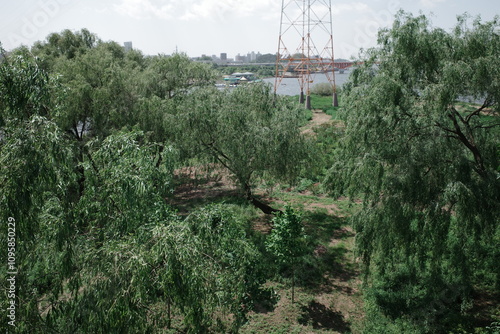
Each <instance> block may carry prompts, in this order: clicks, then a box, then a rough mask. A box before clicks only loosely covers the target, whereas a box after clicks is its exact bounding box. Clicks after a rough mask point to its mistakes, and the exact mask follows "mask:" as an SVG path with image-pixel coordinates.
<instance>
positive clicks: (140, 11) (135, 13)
mask: <svg viewBox="0 0 500 334" xmlns="http://www.w3.org/2000/svg"><path fill="white" fill-rule="evenodd" d="M172 2H175V1H169V0H167V1H157V0H121V3H120V4H118V5H114V9H115V11H117V12H118V13H120V14H122V15H127V16H130V17H133V18H135V19H149V18H151V17H157V18H161V19H169V18H172V17H173V16H174V11H173V9H174V6H173V4H172Z"/></svg>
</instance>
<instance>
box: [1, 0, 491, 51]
mask: <svg viewBox="0 0 500 334" xmlns="http://www.w3.org/2000/svg"><path fill="white" fill-rule="evenodd" d="M316 1H317V2H318V3H321V2H328V1H327V0H316ZM288 2H289V0H286V1H285V3H288ZM299 2H301V1H299ZM311 2H313V1H312V0H311ZM281 3H282V1H281V0H19V1H12V0H0V4H1V6H0V8H1V9H0V42H1V43H2V45H3V47H4V48H5V49H7V50H10V49H12V48H15V47H17V46H19V45H21V44H25V45H31V44H32V43H33V42H35V41H37V40H44V39H45V38H46V37H47V35H48V34H50V33H52V32H60V31H62V30H64V29H71V30H80V29H82V28H87V29H88V30H90V31H91V32H93V33H96V34H97V35H98V36H99V37H100V38H101V39H102V40H105V41H108V40H113V41H116V42H118V43H120V44H123V42H126V41H132V42H133V46H134V48H137V49H140V50H142V51H143V52H144V53H145V54H149V55H153V54H158V53H166V54H170V53H172V52H174V51H175V50H176V48H177V50H178V51H182V52H186V53H187V54H188V55H189V56H192V57H194V56H199V55H201V54H207V55H213V54H215V55H220V53H221V52H226V53H227V54H228V57H231V58H232V57H234V56H235V55H236V54H238V53H241V54H246V53H248V52H251V51H255V52H258V51H260V52H261V53H276V51H277V49H278V37H279V28H280V14H281ZM400 8H401V9H403V10H405V11H409V12H412V13H414V14H418V13H419V12H420V11H421V12H422V13H424V14H426V15H428V17H430V18H431V20H432V22H433V25H434V26H437V27H442V28H444V29H447V30H449V29H450V28H451V27H453V25H454V24H455V22H456V17H457V15H459V14H463V13H465V12H468V13H469V14H470V15H472V16H473V17H475V16H477V15H480V16H481V17H482V19H483V20H491V19H493V17H494V16H495V15H500V1H499V0H474V1H472V0H359V1H358V0H352V1H349V0H332V12H333V30H334V48H335V57H336V58H339V57H343V58H350V57H351V56H352V55H356V54H357V53H358V49H359V48H361V47H364V48H366V47H370V46H373V45H375V39H376V31H377V30H378V28H380V27H385V26H388V25H390V24H391V22H392V20H393V17H394V14H395V13H396V11H397V10H398V9H400Z"/></svg>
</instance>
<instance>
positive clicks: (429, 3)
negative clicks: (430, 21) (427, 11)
mask: <svg viewBox="0 0 500 334" xmlns="http://www.w3.org/2000/svg"><path fill="white" fill-rule="evenodd" d="M440 2H446V0H420V3H421V4H422V6H424V7H427V8H433V7H436V6H437V5H438V4H439V3H440Z"/></svg>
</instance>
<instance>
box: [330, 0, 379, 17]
mask: <svg viewBox="0 0 500 334" xmlns="http://www.w3.org/2000/svg"><path fill="white" fill-rule="evenodd" d="M369 10H370V7H369V6H368V5H367V4H366V3H363V2H353V3H340V4H333V5H332V15H342V14H345V13H346V12H366V11H369Z"/></svg>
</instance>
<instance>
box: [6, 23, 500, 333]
mask: <svg viewBox="0 0 500 334" xmlns="http://www.w3.org/2000/svg"><path fill="white" fill-rule="evenodd" d="M498 25H499V20H498V19H496V20H494V21H492V22H486V23H482V22H480V21H479V20H476V21H474V23H473V24H472V26H471V28H469V27H468V25H467V18H466V17H462V18H460V19H459V23H458V25H457V28H456V29H455V30H454V31H453V32H451V33H448V32H445V31H443V30H441V29H437V28H432V27H431V25H430V24H429V22H428V21H427V19H426V18H425V17H423V16H419V17H412V16H410V15H407V14H405V13H400V14H399V15H398V16H397V18H396V21H395V24H394V26H393V27H392V28H391V29H387V30H384V31H382V32H381V34H380V40H379V47H378V48H376V49H373V50H369V51H368V52H367V54H366V57H367V59H366V60H365V61H364V65H362V66H360V67H359V68H358V69H356V70H354V71H353V75H352V77H351V81H350V82H349V83H348V84H347V85H346V86H345V87H344V88H343V89H342V92H341V93H342V96H341V98H342V99H341V102H342V104H341V107H340V108H333V107H332V106H331V97H323V98H322V97H321V96H319V95H315V96H313V99H312V103H313V109H315V110H314V112H311V111H307V110H304V108H303V107H302V106H299V105H297V104H296V102H295V100H296V99H291V98H287V97H276V96H274V94H273V93H272V90H271V89H270V87H269V86H266V85H265V84H261V83H251V84H248V85H241V86H240V87H237V88H234V89H230V90H229V89H228V90H218V89H216V88H215V87H214V83H215V81H216V79H217V77H218V76H220V75H221V73H220V72H217V69H216V68H214V67H212V66H210V65H207V64H203V63H198V62H193V61H191V60H189V58H188V57H187V56H186V55H184V54H173V55H171V56H166V55H158V56H154V57H148V56H144V55H143V54H142V53H140V52H139V51H135V50H133V51H129V52H125V51H124V49H123V48H122V47H121V46H119V45H118V44H117V43H114V42H103V41H101V40H100V39H99V38H98V37H97V36H96V35H94V34H92V33H90V32H89V31H87V30H85V29H84V30H82V31H79V32H72V31H69V30H66V31H63V32H61V33H54V34H51V35H49V36H48V37H47V39H46V40H45V41H41V42H37V43H35V45H34V46H33V47H32V48H30V49H28V48H26V47H22V48H19V49H17V50H14V51H13V52H11V53H10V54H6V53H5V52H4V51H3V50H1V54H2V58H1V59H0V219H1V220H2V221H3V222H12V221H15V223H16V225H15V255H16V258H15V260H16V262H15V269H16V272H17V273H16V274H15V294H14V295H15V296H14V297H11V295H10V294H9V295H8V294H7V291H9V288H10V287H11V285H9V284H11V283H10V281H8V280H7V278H10V277H11V276H12V274H11V273H9V270H10V269H7V268H8V267H7V266H5V265H4V266H1V270H0V273H1V275H0V276H1V278H2V279H1V280H0V282H1V283H0V287H1V288H2V289H3V291H4V294H3V296H5V297H6V298H1V299H0V307H1V308H2V309H4V310H6V309H7V307H9V306H10V305H12V302H15V324H16V327H15V328H14V327H12V326H11V325H10V324H9V323H8V322H7V321H2V322H0V327H1V328H2V330H6V331H13V330H15V331H17V332H19V333H27V332H33V333H236V332H241V333H262V332H269V333H302V332H312V333H322V332H323V333H325V332H340V333H350V332H354V333H466V332H475V333H495V332H496V331H498V322H499V321H500V319H499V315H500V313H499V304H498V296H499V273H500V272H499V269H498V266H497V262H498V258H499V251H498V249H499V247H498V243H499V235H500V227H499V225H498V217H499V216H500V204H499V203H500V184H499V182H500V179H499V177H498V175H499V174H498V173H499V171H500V164H499V158H500V153H499V149H500V140H499V138H500V136H499V131H500V130H499V129H500V125H499V121H498V120H499V107H498V101H500V95H499V92H500V89H499V88H500V87H498V85H499V82H498V78H499V77H500V73H499V68H500V66H499V65H500V63H499V59H500V56H499V55H500V36H498V35H496V34H494V33H493V31H494V30H495V29H497V28H498ZM318 110H321V111H318ZM324 112H326V113H328V114H329V115H331V116H332V117H331V119H330V117H329V116H325V114H324ZM318 115H321V116H325V117H320V118H319V119H321V120H322V121H321V122H319V121H318V118H317V116H318ZM339 119H340V120H339ZM325 176H326V180H325ZM332 194H333V195H332ZM0 226H1V228H0V243H1V244H3V245H9V247H10V246H11V245H13V241H12V239H8V236H9V232H11V231H10V230H8V227H7V224H6V223H4V224H0ZM11 234H12V233H11ZM306 236H307V237H306ZM9 238H10V236H9ZM7 241H8V242H9V243H8V242H7ZM9 252H10V251H9ZM355 252H357V253H355ZM0 253H1V254H2V259H3V260H2V261H3V262H4V263H7V260H6V258H7V257H9V258H12V256H11V255H8V253H7V252H6V251H5V250H4V251H2V252H0ZM11 253H12V252H11ZM9 261H10V260H9ZM361 278H363V281H362V280H361ZM7 297H8V298H7Z"/></svg>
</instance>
